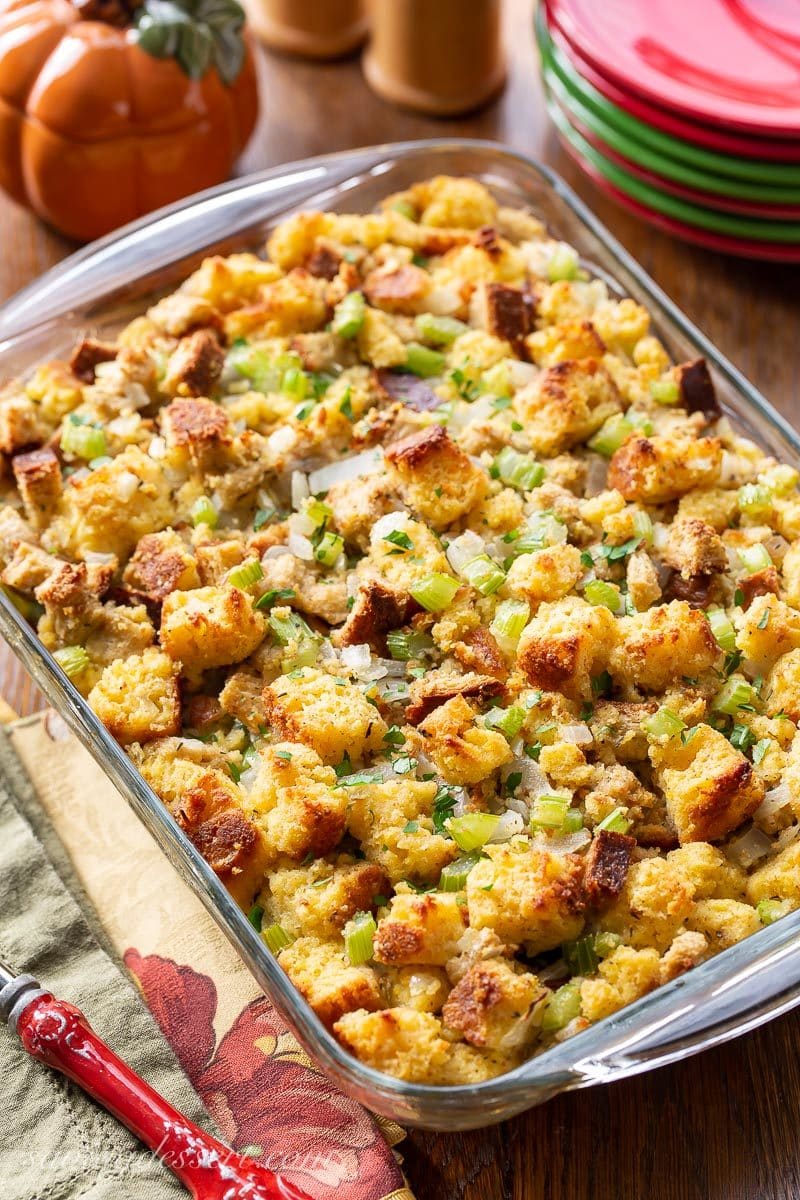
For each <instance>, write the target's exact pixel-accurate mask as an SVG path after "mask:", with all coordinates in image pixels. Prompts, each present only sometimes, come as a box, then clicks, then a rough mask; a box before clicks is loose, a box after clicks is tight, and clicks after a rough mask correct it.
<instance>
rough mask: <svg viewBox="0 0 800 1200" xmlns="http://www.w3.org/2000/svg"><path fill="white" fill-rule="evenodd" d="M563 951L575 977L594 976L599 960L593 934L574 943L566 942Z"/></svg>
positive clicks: (588, 934)
mask: <svg viewBox="0 0 800 1200" xmlns="http://www.w3.org/2000/svg"><path fill="white" fill-rule="evenodd" d="M561 949H562V952H563V955H564V960H565V962H566V964H567V966H568V967H569V969H570V971H571V972H572V974H573V975H593V974H594V972H595V971H596V970H597V961H598V960H597V954H596V953H595V948H594V937H593V936H592V934H590V933H587V934H586V936H585V937H582V938H578V939H577V940H576V941H574V942H564V944H563V946H562V947H561Z"/></svg>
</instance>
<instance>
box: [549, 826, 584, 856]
mask: <svg viewBox="0 0 800 1200" xmlns="http://www.w3.org/2000/svg"><path fill="white" fill-rule="evenodd" d="M591 840H592V835H591V834H590V833H589V830H588V829H576V830H575V832H574V833H551V834H550V837H549V838H548V839H547V842H548V846H547V848H548V850H550V851H551V853H553V854H574V853H575V851H576V850H580V849H581V848H582V847H583V846H586V845H587V844H588V843H589V842H590V841H591Z"/></svg>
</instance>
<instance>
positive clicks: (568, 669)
mask: <svg viewBox="0 0 800 1200" xmlns="http://www.w3.org/2000/svg"><path fill="white" fill-rule="evenodd" d="M618 636H619V635H618V632H617V620H616V618H615V617H614V616H612V614H611V613H610V612H609V611H608V609H607V608H605V607H603V606H602V605H592V604H587V602H586V601H585V600H582V599H581V598H580V597H578V596H565V597H564V599H563V600H557V601H555V602H554V603H545V604H541V605H540V607H539V609H538V611H537V613H536V615H535V616H534V618H533V620H532V621H531V622H530V623H529V624H528V625H527V626H526V627H525V629H524V630H523V632H522V637H521V638H520V640H519V645H518V647H517V663H518V665H519V667H520V669H521V670H522V671H523V673H524V675H525V677H526V679H527V680H528V682H529V683H530V684H532V685H533V687H538V688H542V689H543V690H544V691H548V692H556V691H561V692H563V693H564V694H565V695H566V696H569V697H570V699H573V700H582V699H583V700H588V699H589V698H590V697H591V694H592V677H593V676H595V675H599V674H600V673H601V672H602V671H603V670H604V669H605V667H606V665H607V663H608V659H609V655H610V654H611V652H612V650H613V647H614V645H615V644H616V642H617V639H618Z"/></svg>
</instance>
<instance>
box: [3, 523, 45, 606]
mask: <svg viewBox="0 0 800 1200" xmlns="http://www.w3.org/2000/svg"><path fill="white" fill-rule="evenodd" d="M7 511H12V510H10V509H9V510H7ZM58 566H59V560H58V559H57V558H55V557H54V556H53V555H52V554H48V553H47V551H46V550H42V548H41V546H34V545H32V544H31V543H30V542H20V543H19V545H18V546H17V547H16V549H15V550H14V551H13V554H12V556H11V559H10V560H9V562H8V563H6V565H5V567H4V568H3V571H2V574H0V579H2V581H3V583H5V584H8V586H9V587H13V588H16V589H17V590H18V591H20V592H32V591H34V589H35V588H38V587H41V585H42V584H43V583H44V582H45V580H46V579H48V578H49V576H50V575H52V574H53V572H54V571H56V570H58Z"/></svg>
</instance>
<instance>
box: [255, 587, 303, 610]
mask: <svg viewBox="0 0 800 1200" xmlns="http://www.w3.org/2000/svg"><path fill="white" fill-rule="evenodd" d="M296 595H297V593H296V592H295V590H294V588H270V590H269V591H268V592H264V595H263V596H260V597H259V598H258V600H257V601H256V603H255V607H256V608H271V607H272V605H273V604H278V603H279V602H280V601H283V600H294V598H295V596H296Z"/></svg>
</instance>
